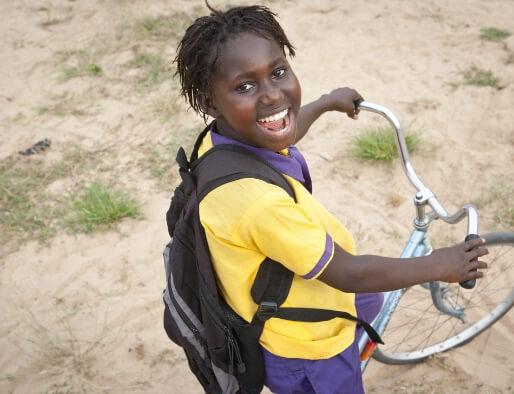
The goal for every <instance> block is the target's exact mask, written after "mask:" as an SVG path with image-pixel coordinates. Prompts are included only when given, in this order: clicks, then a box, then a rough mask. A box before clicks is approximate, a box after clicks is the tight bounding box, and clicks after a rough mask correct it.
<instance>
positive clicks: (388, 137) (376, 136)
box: [352, 127, 421, 163]
mask: <svg viewBox="0 0 514 394" xmlns="http://www.w3.org/2000/svg"><path fill="white" fill-rule="evenodd" d="M405 142H406V144H407V148H408V150H409V152H410V153H412V152H414V151H416V149H417V147H418V145H419V143H420V142H421V139H420V138H419V137H418V136H416V135H414V134H405ZM352 153H353V155H354V156H355V157H357V158H358V159H360V160H370V161H380V162H385V163H391V162H392V161H393V160H394V159H395V158H397V157H398V152H397V150H396V132H395V131H394V130H393V129H391V128H389V127H381V128H374V129H370V130H367V131H365V132H364V134H363V135H361V136H359V137H357V138H355V140H354V141H353V148H352Z"/></svg>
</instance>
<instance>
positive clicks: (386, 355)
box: [373, 232, 514, 364]
mask: <svg viewBox="0 0 514 394" xmlns="http://www.w3.org/2000/svg"><path fill="white" fill-rule="evenodd" d="M482 237H483V238H484V239H485V240H486V246H487V248H488V249H489V255H487V256H484V257H483V258H481V259H480V260H483V261H486V262H487V263H488V265H489V269H488V270H487V271H486V275H485V276H484V278H482V279H478V280H477V283H476V286H475V287H474V288H473V289H470V290H466V289H462V288H461V287H460V286H459V285H458V284H447V283H441V284H442V285H443V286H444V289H445V292H446V293H448V294H450V296H449V298H451V301H452V302H456V303H457V305H459V306H460V307H462V308H464V311H463V312H464V315H465V318H466V319H468V320H469V321H470V322H469V323H468V322H461V320H460V319H458V318H456V317H452V316H450V315H448V314H445V313H442V312H440V311H439V310H437V308H436V307H435V306H434V304H433V302H432V298H431V294H430V290H429V289H427V288H426V287H422V286H414V287H411V288H409V289H407V290H406V291H405V293H404V294H403V295H402V298H401V299H400V302H399V304H398V306H397V308H396V310H395V312H394V314H393V316H392V318H391V321H390V322H389V325H388V327H387V329H386V330H385V332H384V333H383V334H382V339H383V340H384V342H385V344H384V345H380V346H379V347H378V348H377V349H376V350H375V352H374V354H373V358H375V359H376V360H378V361H380V362H383V363H386V364H413V363H417V362H420V361H422V360H425V359H426V358H427V357H429V356H432V355H434V354H436V353H441V352H445V351H448V350H450V349H453V348H455V347H458V346H462V345H464V344H466V343H468V342H469V341H471V340H472V339H473V338H475V337H476V336H478V335H479V334H481V333H482V332H484V331H485V330H487V329H488V328H489V327H491V326H492V325H493V324H494V323H496V322H497V321H498V320H499V319H501V318H502V317H503V316H504V315H505V314H507V312H508V311H509V310H510V309H511V308H512V305H513V304H514V232H497V233H489V234H485V235H482ZM491 284H494V285H495V286H494V287H491ZM446 289H447V290H446ZM477 295H480V297H479V298H477ZM492 298H494V300H493V299H492ZM483 301H485V302H483ZM420 312H422V313H421V314H420ZM482 315H483V316H482ZM471 320H472V321H471ZM459 322H460V323H461V324H460V325H459ZM510 324H511V325H510V326H512V323H510ZM458 326H459V327H458ZM507 326H508V324H507ZM448 327H449V328H450V330H449V331H448V330H447V329H448ZM416 332H418V334H416Z"/></svg>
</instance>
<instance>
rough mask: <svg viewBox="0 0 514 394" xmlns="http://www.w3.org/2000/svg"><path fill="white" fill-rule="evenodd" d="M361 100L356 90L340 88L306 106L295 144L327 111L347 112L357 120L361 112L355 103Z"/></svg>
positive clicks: (301, 114) (299, 120)
mask: <svg viewBox="0 0 514 394" xmlns="http://www.w3.org/2000/svg"><path fill="white" fill-rule="evenodd" d="M359 100H362V96H361V95H360V94H359V93H358V92H357V91H356V90H354V89H350V88H339V89H336V90H334V91H332V92H331V93H329V94H324V95H323V96H321V97H320V98H319V99H317V100H315V101H313V102H312V103H309V104H306V105H304V106H303V107H302V108H300V113H299V115H298V125H297V129H296V141H295V143H297V142H298V141H300V140H301V139H302V138H303V136H304V135H305V134H307V131H308V130H309V128H310V127H311V125H312V124H313V123H314V121H315V120H316V119H318V118H319V117H320V116H321V115H322V114H323V113H325V112H327V111H339V112H345V113H346V114H347V115H348V116H349V117H350V118H352V119H357V114H358V113H359V111H358V110H356V109H355V101H359Z"/></svg>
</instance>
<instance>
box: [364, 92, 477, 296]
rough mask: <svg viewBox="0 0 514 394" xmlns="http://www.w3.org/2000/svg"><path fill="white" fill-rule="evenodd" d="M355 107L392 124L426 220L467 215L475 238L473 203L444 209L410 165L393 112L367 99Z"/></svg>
mask: <svg viewBox="0 0 514 394" xmlns="http://www.w3.org/2000/svg"><path fill="white" fill-rule="evenodd" d="M357 108H358V109H359V110H363V111H369V112H374V113H376V114H379V115H381V116H383V117H384V118H386V119H387V120H388V121H389V123H390V124H391V126H393V128H394V129H395V131H396V148H397V150H398V154H399V156H400V159H401V162H402V167H403V171H404V172H405V175H407V178H408V179H409V181H410V183H411V184H412V185H413V186H414V188H415V189H416V191H417V194H416V199H417V200H418V201H419V202H421V203H425V202H426V203H428V205H430V207H431V208H432V210H433V211H432V212H430V213H429V214H428V215H427V220H428V222H430V221H432V220H436V219H442V220H443V221H445V222H447V223H451V224H453V223H457V222H459V221H461V220H462V219H463V218H464V217H467V219H468V229H467V236H466V241H467V240H468V239H473V238H476V237H477V234H478V211H477V209H476V208H475V207H474V206H473V205H471V204H467V205H464V206H463V207H462V208H461V209H459V210H458V211H457V212H455V213H454V214H453V215H450V214H448V212H447V211H446V209H444V207H443V206H442V204H441V203H440V202H439V200H438V199H437V197H436V196H435V194H434V193H433V192H432V191H431V190H430V189H429V188H428V187H427V186H425V184H424V183H423V182H422V181H421V179H420V178H419V177H418V175H417V174H416V171H414V167H413V166H412V164H411V162H410V160H409V151H408V150H407V144H406V142H405V137H404V135H403V132H402V129H401V126H400V121H399V120H398V118H397V117H396V115H395V114H393V113H392V112H391V111H390V110H389V109H387V108H386V107H384V106H382V105H380V104H374V103H370V102H368V101H361V102H360V103H357ZM471 236H473V237H471ZM468 282H472V281H467V282H464V283H461V286H463V287H465V288H472V287H473V286H474V283H473V284H471V283H468ZM473 282H474V281H473Z"/></svg>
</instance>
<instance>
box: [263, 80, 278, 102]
mask: <svg viewBox="0 0 514 394" xmlns="http://www.w3.org/2000/svg"><path fill="white" fill-rule="evenodd" d="M283 97H284V95H283V93H282V90H281V89H280V88H279V87H278V86H274V85H273V83H267V84H266V85H265V86H264V89H263V92H262V96H261V102H262V104H264V105H273V104H276V103H277V102H280V101H282V99H283Z"/></svg>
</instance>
